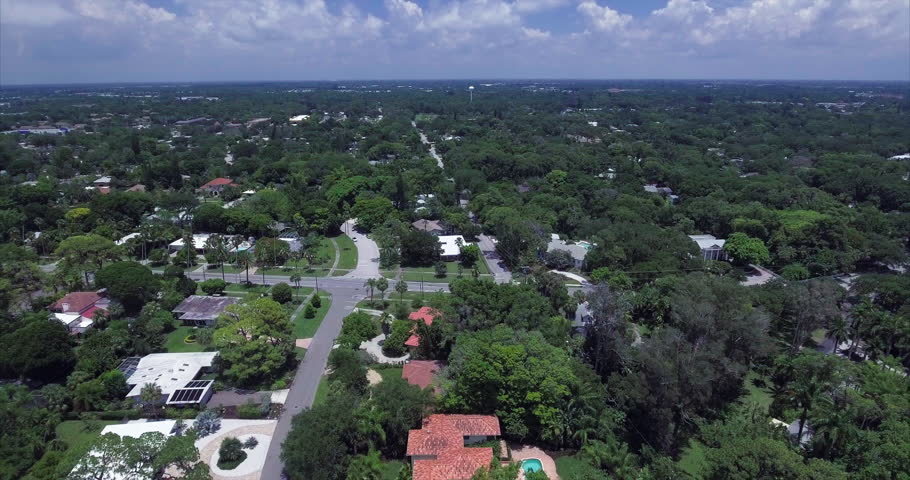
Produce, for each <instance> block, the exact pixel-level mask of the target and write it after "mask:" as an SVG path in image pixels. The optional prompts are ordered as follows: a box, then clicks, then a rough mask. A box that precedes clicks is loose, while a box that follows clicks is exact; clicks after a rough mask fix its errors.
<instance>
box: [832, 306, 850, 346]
mask: <svg viewBox="0 0 910 480" xmlns="http://www.w3.org/2000/svg"><path fill="white" fill-rule="evenodd" d="M849 334H850V325H849V324H848V323H847V319H846V318H844V317H843V315H838V316H837V317H835V318H834V319H833V320H832V321H831V324H830V325H829V326H828V337H829V338H834V351H833V352H832V353H835V354H836V353H837V347H838V346H840V341H841V340H842V339H845V338H847V336H848V335H849Z"/></svg>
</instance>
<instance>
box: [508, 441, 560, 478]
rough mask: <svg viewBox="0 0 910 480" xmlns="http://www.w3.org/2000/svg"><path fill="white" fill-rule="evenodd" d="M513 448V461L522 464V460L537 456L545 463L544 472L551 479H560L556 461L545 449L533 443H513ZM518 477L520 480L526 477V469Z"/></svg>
mask: <svg viewBox="0 0 910 480" xmlns="http://www.w3.org/2000/svg"><path fill="white" fill-rule="evenodd" d="M511 449H512V461H514V462H515V463H518V464H520V463H521V461H522V460H527V459H530V458H536V459H538V460H540V463H541V464H542V465H543V472H544V473H546V474H547V477H549V478H550V480H559V474H558V473H556V462H555V461H554V460H553V457H551V456H550V455H548V454H547V453H546V452H544V451H543V450H541V449H539V448H537V447H535V446H533V445H511ZM518 478H519V479H520V480H523V479H524V478H525V475H524V471H520V472H519V473H518Z"/></svg>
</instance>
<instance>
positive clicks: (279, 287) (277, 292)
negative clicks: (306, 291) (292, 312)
mask: <svg viewBox="0 0 910 480" xmlns="http://www.w3.org/2000/svg"><path fill="white" fill-rule="evenodd" d="M293 299H294V290H292V289H291V286H290V285H288V284H286V283H284V282H281V283H277V284H275V286H274V287H272V300H275V301H276V302H278V303H288V302H290V301H291V300H293Z"/></svg>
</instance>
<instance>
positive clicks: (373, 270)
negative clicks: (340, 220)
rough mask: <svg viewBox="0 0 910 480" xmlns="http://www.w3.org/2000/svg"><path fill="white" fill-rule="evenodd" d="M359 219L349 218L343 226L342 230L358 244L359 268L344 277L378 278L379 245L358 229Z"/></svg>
mask: <svg viewBox="0 0 910 480" xmlns="http://www.w3.org/2000/svg"><path fill="white" fill-rule="evenodd" d="M356 225H357V220H353V219H352V220H348V221H346V222H344V224H343V225H342V226H341V228H342V231H344V232H345V233H347V234H348V236H349V237H351V240H354V245H357V268H355V269H354V270H351V272H350V273H348V274H347V275H345V276H344V277H342V278H359V279H364V280H366V279H368V278H378V277H380V276H381V274H380V273H379V245H376V242H374V241H373V240H371V239H370V238H369V237H367V236H366V234H365V233H361V232H358V231H357V228H356Z"/></svg>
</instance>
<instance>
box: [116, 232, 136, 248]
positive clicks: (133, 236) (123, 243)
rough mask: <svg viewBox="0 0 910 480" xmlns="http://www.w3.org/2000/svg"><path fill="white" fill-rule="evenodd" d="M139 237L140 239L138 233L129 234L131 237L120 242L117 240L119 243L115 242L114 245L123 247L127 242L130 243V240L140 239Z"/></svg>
mask: <svg viewBox="0 0 910 480" xmlns="http://www.w3.org/2000/svg"><path fill="white" fill-rule="evenodd" d="M138 237H139V234H138V233H131V234H129V235H126V236H124V237H123V238H121V239H120V240H117V241H116V242H114V243H115V244H117V246H118V247H119V246H121V245H126V242H129V241H130V240H132V239H134V238H138Z"/></svg>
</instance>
